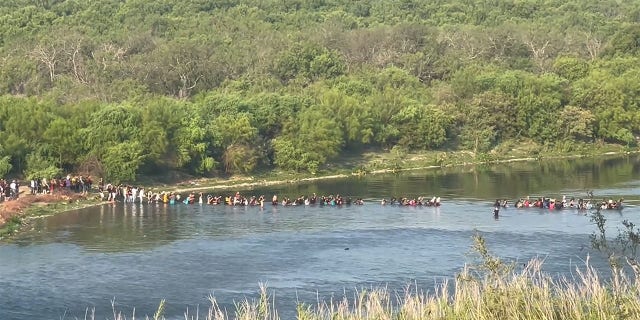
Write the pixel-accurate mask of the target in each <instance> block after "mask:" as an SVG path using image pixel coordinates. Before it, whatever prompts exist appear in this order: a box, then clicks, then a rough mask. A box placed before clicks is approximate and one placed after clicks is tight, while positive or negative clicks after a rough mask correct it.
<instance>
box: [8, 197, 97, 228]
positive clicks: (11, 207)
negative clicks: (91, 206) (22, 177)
mask: <svg viewBox="0 0 640 320" xmlns="http://www.w3.org/2000/svg"><path fill="white" fill-rule="evenodd" d="M85 198H86V197H85V196H83V195H81V194H79V193H74V192H69V191H65V190H63V191H56V192H55V193H53V194H37V195H31V194H26V195H25V194H22V195H21V196H20V197H19V198H18V199H17V200H9V201H4V202H2V203H1V204H0V226H2V225H3V224H4V223H5V222H7V221H8V220H9V219H11V218H13V217H15V216H20V215H22V214H23V213H24V211H25V209H26V208H28V207H30V206H32V205H45V204H49V203H65V202H66V203H72V202H74V201H76V200H80V199H85Z"/></svg>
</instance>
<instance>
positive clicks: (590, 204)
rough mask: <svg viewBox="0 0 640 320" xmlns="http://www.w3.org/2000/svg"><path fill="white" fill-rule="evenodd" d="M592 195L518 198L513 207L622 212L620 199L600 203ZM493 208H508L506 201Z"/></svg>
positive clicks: (499, 202) (498, 200)
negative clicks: (587, 197) (588, 196)
mask: <svg viewBox="0 0 640 320" xmlns="http://www.w3.org/2000/svg"><path fill="white" fill-rule="evenodd" d="M591 198H593V195H591V196H590V198H589V199H583V198H578V199H576V198H574V197H572V198H567V196H562V198H561V199H556V198H549V197H539V198H535V199H531V198H530V197H526V198H520V199H518V200H516V201H515V204H514V207H515V208H518V209H524V208H540V209H549V210H562V209H578V210H591V209H601V210H622V208H623V207H624V206H623V202H624V199H622V198H620V199H619V200H614V199H607V198H605V199H602V201H595V200H593V201H592V199H591ZM493 206H494V208H507V207H509V206H510V204H509V202H508V201H507V200H504V199H503V200H500V199H497V200H496V202H495V203H494V205H493Z"/></svg>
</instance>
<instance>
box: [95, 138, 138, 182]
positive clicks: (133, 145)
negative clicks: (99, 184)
mask: <svg viewBox="0 0 640 320" xmlns="http://www.w3.org/2000/svg"><path fill="white" fill-rule="evenodd" d="M143 150H144V148H143V146H142V145H141V144H140V143H139V142H138V141H127V142H121V143H117V144H115V145H111V146H107V147H106V149H105V151H104V156H103V157H102V162H103V164H104V167H105V179H106V180H107V181H113V183H116V184H117V183H123V182H134V181H135V180H136V174H137V173H138V168H139V167H140V165H141V164H142V163H143V161H144V155H143Z"/></svg>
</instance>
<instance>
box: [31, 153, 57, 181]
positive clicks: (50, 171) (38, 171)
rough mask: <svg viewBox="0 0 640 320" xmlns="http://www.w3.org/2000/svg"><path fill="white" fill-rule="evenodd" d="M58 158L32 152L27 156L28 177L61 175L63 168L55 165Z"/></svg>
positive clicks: (37, 177)
mask: <svg viewBox="0 0 640 320" xmlns="http://www.w3.org/2000/svg"><path fill="white" fill-rule="evenodd" d="M55 163H56V160H55V159H52V158H48V157H46V156H44V155H42V154H40V153H39V152H38V153H31V154H29V155H28V156H27V167H26V169H25V175H26V177H27V179H40V178H50V177H59V176H61V174H62V170H61V169H60V168H59V167H57V166H56V165H55Z"/></svg>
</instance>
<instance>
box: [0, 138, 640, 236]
mask: <svg viewBox="0 0 640 320" xmlns="http://www.w3.org/2000/svg"><path fill="white" fill-rule="evenodd" d="M597 150H598V151H599V152H593V153H573V154H562V153H547V154H545V155H544V156H542V155H540V154H537V155H536V156H535V157H533V156H527V155H526V153H522V152H520V153H518V152H513V151H512V152H511V153H509V155H508V156H507V155H504V156H498V155H495V154H492V155H474V154H472V153H470V152H461V151H459V152H424V153H414V154H408V153H402V152H400V151H397V150H396V151H393V150H392V151H391V152H387V153H381V152H371V153H368V154H366V153H365V154H363V155H362V156H360V157H359V158H358V159H352V158H348V157H346V158H344V159H341V160H340V161H338V162H336V163H334V164H332V165H329V166H327V168H325V169H324V171H323V172H321V173H320V174H317V175H313V176H309V175H308V174H301V173H286V172H278V171H269V172H265V173H262V174H258V175H254V176H232V177H229V178H201V179H187V180H184V181H181V182H176V183H174V184H166V183H157V182H153V181H140V182H139V185H143V186H145V187H146V189H147V190H153V191H167V192H176V193H187V192H198V191H205V190H211V191H213V190H221V191H223V190H246V189H251V188H255V187H268V186H275V185H282V184H294V183H308V182H313V181H318V180H329V179H341V178H347V177H350V176H354V175H355V176H363V175H367V174H383V173H398V172H403V171H412V170H433V169H438V168H453V167H458V166H466V165H483V164H498V163H512V162H526V161H542V160H553V159H570V158H585V157H596V156H616V155H624V154H631V153H636V152H638V150H634V151H628V150H622V149H618V150H611V149H603V148H600V149H597ZM21 194H22V196H21V197H20V199H19V200H17V201H8V202H4V203H2V204H1V205H0V239H3V238H7V237H9V236H11V235H14V234H16V233H18V232H20V231H21V230H28V229H29V228H30V226H29V225H30V224H29V221H31V220H32V219H34V218H42V217H45V216H48V215H53V214H57V213H61V212H65V211H69V210H75V209H80V208H85V207H90V206H95V205H100V204H103V203H105V202H103V201H101V200H100V198H99V196H98V195H97V194H90V195H88V196H82V195H79V194H75V193H65V194H64V195H61V194H54V195H30V194H29V193H28V188H26V187H22V190H21Z"/></svg>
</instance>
